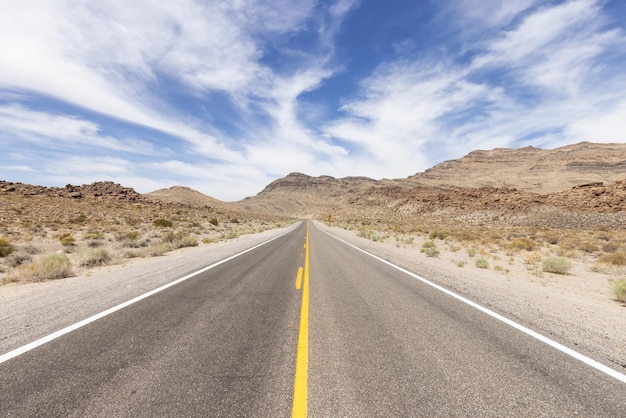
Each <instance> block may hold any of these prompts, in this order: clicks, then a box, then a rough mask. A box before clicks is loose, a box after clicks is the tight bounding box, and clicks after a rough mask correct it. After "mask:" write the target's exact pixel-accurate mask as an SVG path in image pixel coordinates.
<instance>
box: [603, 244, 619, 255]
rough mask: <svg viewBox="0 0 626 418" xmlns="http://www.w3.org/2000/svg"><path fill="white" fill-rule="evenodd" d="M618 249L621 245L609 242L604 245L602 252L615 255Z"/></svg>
mask: <svg viewBox="0 0 626 418" xmlns="http://www.w3.org/2000/svg"><path fill="white" fill-rule="evenodd" d="M618 249H619V245H617V244H616V243H614V242H607V243H606V244H603V245H602V251H604V252H605V253H614V252H615V251H617V250H618Z"/></svg>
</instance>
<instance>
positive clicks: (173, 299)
mask: <svg viewBox="0 0 626 418" xmlns="http://www.w3.org/2000/svg"><path fill="white" fill-rule="evenodd" d="M306 229H307V228H306V224H305V223H302V224H301V225H300V226H299V227H298V228H296V229H295V230H293V231H292V232H290V233H288V234H286V235H283V236H281V237H280V238H278V239H275V240H273V241H271V242H268V243H267V244H265V245H262V246H260V247H258V248H256V249H254V250H252V251H249V252H246V253H245V254H242V255H240V256H238V257H237V258H234V259H232V260H229V261H228V262H224V263H222V264H220V265H217V266H215V267H213V268H211V269H208V270H206V271H204V272H202V273H200V274H197V275H195V276H193V277H190V278H189V279H187V280H185V281H183V282H181V283H179V284H176V285H175V286H172V287H169V288H167V289H165V290H163V291H160V292H158V293H156V294H154V295H152V296H150V297H146V298H144V299H141V300H139V301H137V302H136V303H133V304H132V305H130V306H128V307H125V308H123V309H119V310H117V311H115V312H113V313H111V314H109V315H107V316H105V317H103V318H101V319H98V320H96V321H93V322H91V323H89V324H87V325H85V326H82V327H80V328H78V329H76V330H74V331H72V332H70V333H67V334H65V335H63V336H61V337H59V338H56V339H54V340H52V341H50V342H48V343H46V344H43V345H41V346H38V347H36V348H34V349H32V350H30V351H27V352H25V353H23V354H21V355H18V356H16V357H14V358H11V359H9V360H7V361H5V362H3V363H2V364H0V388H1V390H0V416H3V417H4V416H63V417H72V416H81V417H82V416H102V417H104V416H106V417H111V416H145V417H148V416H150V417H154V416H200V417H207V416H210V417H221V416H224V417H227V416H228V417H230V416H260V417H281V416H291V415H292V408H294V407H295V405H294V396H295V398H296V399H300V400H299V401H296V402H295V403H297V402H303V404H304V407H305V410H306V411H308V415H309V416H312V417H348V416H354V417H389V416H498V417H503V416H575V415H577V416H586V417H590V416H607V417H608V416H611V417H616V416H626V396H625V394H626V384H625V383H623V382H620V381H618V380H617V379H615V378H614V377H611V376H608V375H606V374H605V373H602V372H601V371H598V370H596V369H594V368H592V367H590V366H588V365H587V364H584V363H582V362H580V361H578V360H576V359H574V358H572V357H571V356H570V355H567V354H564V353H563V352H561V351H559V350H556V349H554V348H552V347H550V346H548V345H547V344H545V343H544V342H541V341H538V340H537V339H535V338H531V337H529V336H528V335H526V334H524V333H523V332H520V331H519V330H518V329H515V328H513V327H511V326H509V325H507V324H505V323H503V322H502V321H498V320H497V319H494V318H493V317H492V316H489V315H487V314H485V313H484V312H481V311H479V310H477V309H475V308H473V307H471V306H469V305H468V304H466V303H462V302H460V301H459V300H458V299H455V298H453V297H451V296H450V295H448V294H445V293H443V292H441V291H439V290H437V289H435V288H433V287H432V286H429V285H428V284H425V283H423V282H421V281H419V280H416V279H415V278H414V277H411V276H409V275H407V274H405V273H403V272H401V271H399V270H397V269H394V268H392V267H390V266H389V265H387V264H384V263H381V262H380V261H378V260H376V259H374V258H372V257H369V256H367V255H364V254H363V253H362V252H360V251H358V250H356V249H354V248H351V247H350V246H347V245H345V244H344V243H342V242H340V241H338V240H336V239H334V238H332V237H330V236H329V235H327V234H326V233H324V232H323V231H321V230H319V229H317V228H316V227H315V226H314V224H313V223H309V228H308V230H309V233H308V243H309V244H308V248H305V242H306V241H307V236H306ZM307 250H308V255H307ZM307 258H308V262H307ZM300 268H304V270H306V273H308V274H306V273H305V274H304V275H303V276H304V277H303V282H302V286H301V288H300V289H296V286H295V285H296V278H297V277H298V271H299V269H300ZM304 298H306V300H307V302H308V304H307V312H306V314H307V315H306V318H307V320H306V321H305V322H304V323H301V318H302V317H301V315H302V314H303V313H304V309H303V300H304ZM303 329H305V330H306V331H307V332H308V336H307V337H306V338H305V341H303V340H302V338H303V337H302V332H301V331H302V330H303ZM303 348H304V349H303ZM302 360H305V361H302ZM296 367H298V368H299V372H300V373H302V372H304V375H303V376H304V380H300V385H301V386H302V385H304V398H300V396H301V394H298V393H297V392H298V391H294V381H295V382H296V384H297V382H298V379H296V378H295V373H296ZM302 367H304V370H302Z"/></svg>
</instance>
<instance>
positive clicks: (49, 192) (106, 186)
mask: <svg viewBox="0 0 626 418" xmlns="http://www.w3.org/2000/svg"><path fill="white" fill-rule="evenodd" d="M0 192H3V193H17V194H21V195H24V196H49V197H66V198H71V199H81V198H91V199H100V200H102V199H108V200H118V201H125V202H136V203H141V202H146V201H147V200H146V198H145V197H144V196H142V195H141V194H139V193H137V192H136V191H135V190H134V189H132V188H130V187H124V186H121V185H119V184H117V183H113V182H112V181H98V182H95V183H91V184H83V185H82V186H74V185H71V184H68V185H67V186H65V187H44V186H36V185H31V184H25V183H13V182H8V181H3V180H0Z"/></svg>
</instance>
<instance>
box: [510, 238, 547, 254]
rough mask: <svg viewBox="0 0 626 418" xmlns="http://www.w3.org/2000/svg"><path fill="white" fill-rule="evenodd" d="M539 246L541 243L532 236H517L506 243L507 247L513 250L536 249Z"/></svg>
mask: <svg viewBox="0 0 626 418" xmlns="http://www.w3.org/2000/svg"><path fill="white" fill-rule="evenodd" d="M537 248H539V245H538V244H537V243H536V242H535V241H533V240H532V239H530V238H515V239H514V240H513V241H511V242H509V243H508V244H507V245H506V249H507V250H512V251H520V250H526V251H535V250H536V249H537Z"/></svg>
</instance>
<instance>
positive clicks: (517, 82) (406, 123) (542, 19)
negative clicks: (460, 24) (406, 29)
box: [325, 0, 626, 174]
mask: <svg viewBox="0 0 626 418" xmlns="http://www.w3.org/2000/svg"><path fill="white" fill-rule="evenodd" d="M531 3H532V2H530V1H527V2H524V1H521V2H516V4H515V5H514V4H511V8H510V9H507V11H502V15H501V16H500V17H494V18H493V22H488V23H482V25H486V24H488V25H491V24H496V23H498V24H500V25H504V26H506V25H508V24H509V22H512V21H515V18H516V17H517V18H518V23H517V24H516V25H515V26H514V27H512V28H510V29H509V30H504V29H503V30H502V31H500V32H499V33H496V34H495V35H493V37H491V38H487V39H479V40H478V41H476V43H475V46H477V47H480V48H483V53H482V55H481V54H477V55H476V57H475V58H473V59H471V60H470V61H468V62H467V63H466V64H459V63H456V64H452V60H450V61H448V62H447V61H445V58H443V59H441V58H438V59H436V60H435V59H432V58H429V59H416V60H413V61H406V60H403V61H396V62H388V63H384V64H382V65H380V66H379V68H378V69H377V70H376V71H375V72H374V73H373V74H372V75H371V76H370V77H369V78H367V79H365V80H364V81H363V82H362V83H361V92H360V94H359V95H357V96H355V97H352V98H349V99H348V100H347V101H346V102H345V104H344V105H343V107H342V108H341V110H343V111H344V112H345V116H344V117H342V118H339V119H337V120H335V121H334V122H333V123H330V124H328V125H327V126H326V127H325V131H326V132H328V134H329V135H331V136H332V137H334V138H340V139H342V140H345V141H349V142H351V143H353V144H355V146H356V147H357V148H356V150H354V151H353V152H354V153H357V152H359V151H360V152H365V153H366V155H367V158H369V159H372V160H374V161H377V163H379V164H381V165H385V166H386V167H385V169H384V171H386V172H392V173H398V174H401V173H402V172H404V173H405V174H410V173H411V171H413V172H415V171H416V170H417V169H426V168H428V167H429V166H430V165H432V164H433V163H436V162H438V161H437V160H436V158H440V157H445V158H457V157H460V156H461V155H463V154H465V153H467V152H469V151H471V150H474V149H485V148H486V149H490V148H495V147H506V146H512V145H514V144H516V141H519V140H523V141H525V142H527V143H533V144H538V145H541V146H551V144H556V146H558V145H562V142H563V141H570V143H571V142H577V141H583V140H597V141H620V142H624V141H626V138H625V137H623V135H622V136H621V139H620V135H619V131H620V129H621V130H622V132H623V127H624V123H622V122H621V121H623V120H626V114H625V113H624V107H623V103H626V83H625V81H626V80H625V77H624V76H623V75H621V74H622V70H621V69H620V68H616V67H614V66H612V65H611V64H608V63H607V62H610V57H611V55H612V54H613V55H614V54H616V53H618V54H619V53H621V52H619V51H621V50H622V48H623V46H624V37H623V34H622V33H621V32H619V31H617V30H615V29H607V28H605V24H606V18H605V17H604V16H603V15H602V12H601V10H600V8H599V7H598V6H597V4H596V3H595V2H593V1H588V0H578V1H571V2H566V3H563V4H560V5H556V6H552V7H549V6H545V7H539V8H536V9H535V10H534V11H532V12H529V10H528V8H529V7H530V6H531ZM464 4H465V5H466V6H467V5H468V4H469V2H465V3H464ZM472 4H474V3H472ZM479 9H480V8H479ZM520 12H523V13H524V14H523V15H522V16H521V17H520V16H518V13H520ZM618 103H619V104H621V105H620V106H616V104H618ZM599 109H601V110H599ZM586 115H587V116H586ZM427 154H429V155H428V156H427ZM429 158H431V160H430V161H429ZM432 158H435V160H434V161H433V160H432ZM411 161H413V164H411ZM390 166H392V167H390ZM407 171H408V172H409V173H406V172H407ZM370 172H371V170H370Z"/></svg>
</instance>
